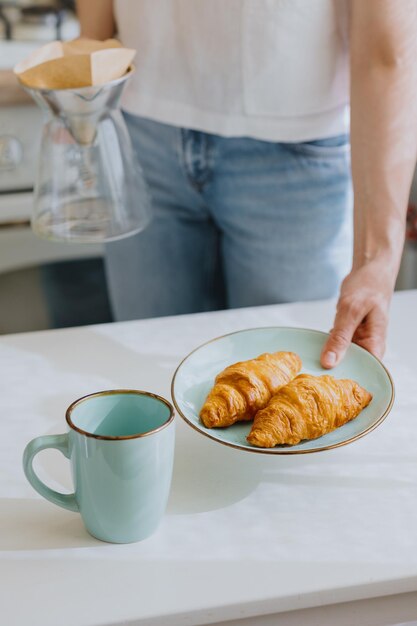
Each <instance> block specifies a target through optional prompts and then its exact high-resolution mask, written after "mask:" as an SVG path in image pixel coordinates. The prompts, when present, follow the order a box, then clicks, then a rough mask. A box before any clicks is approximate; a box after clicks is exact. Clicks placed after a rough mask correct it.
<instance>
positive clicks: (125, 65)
mask: <svg viewBox="0 0 417 626" xmlns="http://www.w3.org/2000/svg"><path fill="white" fill-rule="evenodd" d="M135 54H136V51H135V50H132V49H130V48H123V46H122V45H121V43H120V42H119V41H117V40H116V39H107V40H106V41H95V40H93V39H74V40H72V41H67V42H61V41H53V42H51V43H48V44H46V45H45V46H42V47H41V48H39V49H38V50H35V51H34V52H33V53H32V54H31V55H29V57H27V58H26V59H24V60H23V61H21V62H20V63H18V64H17V65H16V66H15V68H14V72H15V74H16V76H17V77H18V78H19V80H20V82H21V83H22V84H23V85H25V86H26V87H29V88H31V89H54V90H56V89H77V88H81V87H91V86H96V85H103V84H105V83H108V82H110V81H112V80H115V79H116V78H120V77H121V76H123V75H124V74H125V73H126V72H127V70H128V69H129V67H130V65H131V63H132V61H133V58H134V56H135Z"/></svg>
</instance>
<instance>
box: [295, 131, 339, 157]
mask: <svg viewBox="0 0 417 626" xmlns="http://www.w3.org/2000/svg"><path fill="white" fill-rule="evenodd" d="M286 146H287V147H289V149H290V150H293V151H295V152H297V153H298V154H302V155H304V156H310V157H318V158H324V159H328V158H332V157H346V155H349V153H350V138H349V135H348V134H342V135H335V136H334V137H327V138H326V139H315V140H313V141H300V142H297V143H290V144H286Z"/></svg>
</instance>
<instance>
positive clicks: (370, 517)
mask: <svg viewBox="0 0 417 626" xmlns="http://www.w3.org/2000/svg"><path fill="white" fill-rule="evenodd" d="M333 310H334V303H311V304H296V305H285V306H272V307H264V308H260V309H241V310H238V311H229V312H221V313H215V314H202V315H198V316H183V317H177V318H165V319H159V320H149V321H143V322H130V323H125V324H114V325H104V326H96V327H89V328H84V329H74V330H63V331H47V332H43V333H33V334H26V335H10V336H6V337H4V338H1V340H0V380H1V383H0V384H1V426H2V437H1V439H0V446H1V448H0V464H1V466H0V549H1V550H2V552H1V560H0V580H1V585H0V607H1V611H2V622H4V623H5V624H7V626H23V625H25V626H26V624H28V623H30V624H31V626H41V625H42V626H57V625H58V624H59V626H74V625H76V626H92V625H94V626H96V625H98V624H101V625H104V624H122V623H123V624H126V623H127V622H128V621H129V620H131V621H130V622H129V623H132V624H140V625H143V624H161V625H164V626H165V625H167V626H168V625H172V624H182V625H185V624H188V625H193V626H194V625H197V624H208V623H213V622H216V621H217V622H219V621H222V620H223V621H225V620H228V619H229V620H232V619H233V620H236V619H238V618H248V617H251V616H255V615H262V614H268V613H274V612H284V611H289V610H299V609H305V608H308V607H314V606H320V605H328V604H334V603H337V602H346V601H350V600H359V599H363V598H370V597H376V596H382V595H387V594H399V593H404V592H411V591H413V592H414V591H417V558H416V556H417V523H416V522H417V428H416V416H417V394H416V384H415V380H416V365H417V333H416V329H415V320H416V311H417V292H410V293H401V294H397V295H396V296H395V298H394V302H393V310H392V318H391V330H390V337H389V344H388V345H389V349H388V353H387V358H386V364H387V366H388V367H389V368H390V370H391V372H392V374H393V376H394V380H395V382H396V391H397V400H396V404H395V406H394V409H393V411H392V413H391V415H390V416H389V417H388V418H387V420H386V421H385V422H384V423H383V424H382V426H380V427H379V428H378V429H377V430H376V431H374V432H373V433H371V434H370V435H368V436H367V437H365V438H363V439H361V440H359V441H357V442H356V443H354V444H351V445H349V446H346V447H344V448H339V449H337V450H333V451H329V452H324V453H321V454H314V455H311V456H309V455H305V456H304V455H303V456H301V457H294V458H269V457H262V456H257V455H251V454H248V453H245V452H240V451H236V450H232V449H229V448H226V447H224V446H220V445H218V444H216V443H214V442H212V441H211V440H208V439H206V438H203V437H202V436H201V435H199V434H198V433H196V432H194V431H192V430H191V429H189V428H188V427H187V426H186V425H185V424H184V423H183V422H182V421H180V420H179V419H178V420H177V431H178V437H177V448H176V464H175V469H174V480H173V486H172V493H171V498H170V503H169V507H168V511H167V514H166V516H165V518H164V520H163V523H162V525H161V527H160V529H159V530H158V532H157V533H156V534H155V535H154V536H152V537H151V538H150V539H148V540H147V541H145V542H143V543H138V544H134V545H126V546H114V545H107V544H102V543H100V542H98V541H96V540H94V539H93V538H91V537H89V536H88V535H87V534H86V532H85V531H84V529H83V526H82V524H81V521H80V519H79V517H78V515H76V514H72V513H69V512H66V511H64V510H61V509H59V508H57V507H54V506H53V505H52V504H50V503H48V502H46V501H44V500H42V499H41V498H40V497H38V495H37V494H36V493H34V492H33V490H32V489H31V487H30V486H29V484H27V483H26V482H25V479H24V476H23V473H22V470H21V454H22V451H23V448H24V446H25V444H26V443H27V441H28V440H29V439H31V438H32V437H34V436H36V435H41V434H45V433H58V432H63V431H64V430H65V427H64V409H65V408H66V406H67V405H68V404H69V403H70V402H71V401H72V400H73V399H75V398H77V397H79V396H81V395H83V394H85V393H89V392H91V391H96V390H99V389H105V388H112V387H113V388H114V387H133V388H134V387H136V388H142V389H148V390H150V391H155V392H156V393H160V394H162V395H165V396H166V397H169V383H170V379H171V376H172V374H173V371H174V369H175V366H176V365H177V363H178V362H179V360H180V359H181V357H182V356H184V355H185V354H186V353H187V352H188V351H189V350H191V349H192V348H194V347H196V345H198V344H199V343H201V342H203V341H205V340H207V339H210V338H212V337H215V336H217V335H219V334H222V333H226V332H230V331H233V330H237V329H239V328H245V327H254V326H268V325H272V324H276V325H280V324H281V325H295V326H303V327H312V328H318V329H327V328H329V327H330V325H331V323H332V316H333ZM39 467H40V471H41V472H42V475H43V476H44V477H46V478H47V479H48V480H49V482H50V484H52V485H53V486H54V487H56V488H61V486H62V485H67V486H68V487H69V486H70V481H69V478H68V467H67V461H66V460H65V459H63V458H61V457H60V456H59V455H58V453H53V452H51V453H45V454H43V455H42V457H40V458H39ZM404 597H406V598H407V607H408V613H407V614H406V613H405V612H403V613H401V611H400V609H398V612H396V611H395V610H394V609H392V610H393V613H392V614H391V616H390V619H391V620H392V621H391V622H389V623H390V624H394V623H395V622H397V623H399V622H404V621H409V622H410V621H411V622H412V620H413V618H414V616H415V617H416V619H417V603H416V597H417V595H416V594H411V595H407V596H404ZM381 601H382V600H381ZM383 601H384V602H387V601H388V599H387V598H385V599H384V600H383ZM397 603H398V604H397V606H398V607H404V606H405V605H403V603H402V602H401V600H399V601H398V600H397ZM351 606H355V605H351ZM414 609H415V614H413V611H414ZM315 610H316V609H315ZM346 610H347V609H345V612H344V616H345V621H344V622H341V623H343V624H347V623H348V622H347V621H346V619H347V617H346ZM352 615H354V613H352ZM271 619H272V618H271ZM250 623H251V624H256V622H255V621H254V620H253V621H250ZM260 623H261V622H260ZM277 623H279V622H277ZM299 623H300V624H302V623H303V622H302V621H300V622H299ZM307 623H309V624H310V623H314V622H307ZM354 623H355V624H359V623H360V624H361V626H365V625H366V624H367V623H368V622H367V621H366V620H364V621H362V622H361V621H355V620H353V621H352V624H354ZM376 623H377V622H375V620H374V621H373V622H372V621H369V624H376ZM380 623H381V624H382V623H385V624H386V623H387V622H386V621H385V622H382V621H381V622H380Z"/></svg>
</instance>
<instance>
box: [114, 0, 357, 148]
mask: <svg viewBox="0 0 417 626" xmlns="http://www.w3.org/2000/svg"><path fill="white" fill-rule="evenodd" d="M346 5H347V2H346V0H115V13H116V20H117V25H118V32H119V37H120V39H121V40H122V42H123V43H124V44H125V45H126V46H128V47H132V48H135V49H136V50H137V56H136V61H135V65H136V73H135V75H134V77H133V79H132V80H131V82H130V84H128V85H127V86H126V91H125V94H124V101H123V106H124V108H125V109H126V110H127V111H129V112H131V113H134V114H137V115H141V116H144V117H147V118H151V119H153V120H157V121H160V122H165V123H168V124H173V125H175V126H183V127H186V128H193V129H196V130H203V131H206V132H209V133H216V134H219V135H224V136H249V137H255V138H257V139H265V140H270V141H307V140H309V139H318V138H324V137H329V136H332V135H338V134H341V133H345V132H347V131H348V102H349V70H348V41H347V40H348V38H347V16H346V10H347V7H346Z"/></svg>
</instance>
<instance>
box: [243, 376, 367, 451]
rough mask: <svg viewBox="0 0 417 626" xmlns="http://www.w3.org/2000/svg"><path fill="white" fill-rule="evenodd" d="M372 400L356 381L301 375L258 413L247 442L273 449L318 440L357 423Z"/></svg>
mask: <svg viewBox="0 0 417 626" xmlns="http://www.w3.org/2000/svg"><path fill="white" fill-rule="evenodd" d="M371 400H372V394H370V393H369V392H368V391H366V389H363V388H362V387H360V385H358V383H356V382H355V381H353V380H348V379H346V380H337V379H336V378H333V376H310V375H309V374H300V375H299V376H297V377H296V378H294V380H292V381H291V382H290V383H289V384H288V385H287V386H286V387H283V388H282V389H280V390H279V391H278V393H277V394H275V395H274V396H273V397H272V398H271V400H270V402H269V403H268V405H267V406H266V407H265V408H264V409H262V410H260V411H258V412H257V413H256V415H255V419H254V422H253V425H252V429H251V431H250V433H249V435H248V437H247V440H248V441H249V443H250V444H252V445H253V446H259V447H262V448H273V447H274V446H276V445H278V444H289V445H294V444H296V443H299V442H300V441H302V440H303V439H316V438H317V437H321V436H322V435H325V434H326V433H329V432H331V431H332V430H334V429H335V428H338V427H339V426H343V424H346V422H349V421H350V420H353V419H354V418H355V417H357V416H358V415H359V413H360V412H361V411H362V409H363V408H365V407H366V406H367V405H368V404H369V403H370V402H371Z"/></svg>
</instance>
